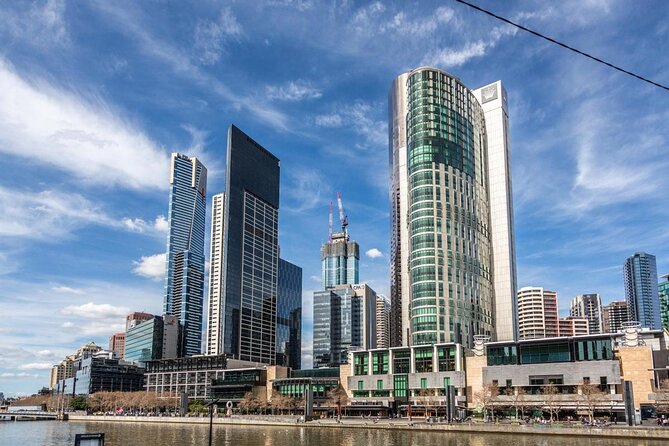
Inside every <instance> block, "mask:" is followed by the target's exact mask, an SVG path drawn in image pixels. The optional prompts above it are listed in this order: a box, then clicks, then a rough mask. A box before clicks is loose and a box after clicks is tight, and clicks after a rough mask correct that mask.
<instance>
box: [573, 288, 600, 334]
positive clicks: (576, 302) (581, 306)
mask: <svg viewBox="0 0 669 446" xmlns="http://www.w3.org/2000/svg"><path fill="white" fill-rule="evenodd" d="M569 315H570V316H574V317H583V318H586V319H587V320H588V330H589V331H590V333H589V334H598V333H602V330H603V328H604V320H603V314H602V300H601V299H600V298H599V294H579V295H578V296H576V297H574V298H573V299H572V300H571V305H570V306H569Z"/></svg>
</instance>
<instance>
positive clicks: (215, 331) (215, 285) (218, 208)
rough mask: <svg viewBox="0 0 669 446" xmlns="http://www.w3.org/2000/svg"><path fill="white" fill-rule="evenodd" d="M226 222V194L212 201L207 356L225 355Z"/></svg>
mask: <svg viewBox="0 0 669 446" xmlns="http://www.w3.org/2000/svg"><path fill="white" fill-rule="evenodd" d="M224 221H225V193H220V194H216V195H214V196H213V197H212V199H211V242H210V243H211V251H210V255H209V299H208V302H209V311H208V313H207V315H208V319H207V345H206V347H205V352H206V353H207V355H220V354H221V353H223V343H222V342H223V337H222V336H221V317H222V316H221V315H222V311H223V286H222V285H223V271H224V268H225V262H224V260H223V254H224V252H223V246H224V239H223V223H224Z"/></svg>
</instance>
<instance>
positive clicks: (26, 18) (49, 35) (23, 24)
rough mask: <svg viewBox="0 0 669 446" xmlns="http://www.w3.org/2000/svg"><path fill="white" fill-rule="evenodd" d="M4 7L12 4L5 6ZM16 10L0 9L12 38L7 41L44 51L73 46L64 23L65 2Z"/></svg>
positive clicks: (0, 17)
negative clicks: (22, 42)
mask: <svg viewBox="0 0 669 446" xmlns="http://www.w3.org/2000/svg"><path fill="white" fill-rule="evenodd" d="M5 6H10V4H9V3H6V4H5ZM24 6H27V5H24ZM17 9H18V11H16V10H12V8H9V7H8V8H3V7H2V6H0V20H1V21H2V23H3V25H4V26H3V27H4V29H5V31H6V32H7V33H8V34H9V36H8V38H9V37H11V38H12V39H16V40H21V41H24V42H26V43H28V44H31V45H34V46H37V47H43V48H49V47H53V46H61V45H67V44H69V43H70V35H69V32H68V30H67V24H66V20H65V10H66V2H65V0H46V1H38V2H34V3H32V5H30V8H27V9H25V8H17Z"/></svg>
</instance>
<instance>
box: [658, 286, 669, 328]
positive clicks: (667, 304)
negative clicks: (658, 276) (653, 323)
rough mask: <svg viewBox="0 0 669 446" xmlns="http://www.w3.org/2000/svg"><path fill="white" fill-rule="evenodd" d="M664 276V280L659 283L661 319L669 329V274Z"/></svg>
mask: <svg viewBox="0 0 669 446" xmlns="http://www.w3.org/2000/svg"><path fill="white" fill-rule="evenodd" d="M662 278H663V279H664V282H660V283H659V284H658V285H657V291H658V297H659V299H660V321H661V322H662V326H663V327H664V328H666V329H669V274H665V275H664V276H662Z"/></svg>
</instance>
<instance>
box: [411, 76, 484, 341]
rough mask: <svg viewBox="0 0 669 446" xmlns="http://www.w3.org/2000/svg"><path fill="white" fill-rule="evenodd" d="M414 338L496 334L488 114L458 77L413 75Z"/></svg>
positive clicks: (455, 338)
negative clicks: (488, 159) (489, 190)
mask: <svg viewBox="0 0 669 446" xmlns="http://www.w3.org/2000/svg"><path fill="white" fill-rule="evenodd" d="M406 88H407V111H408V112H407V115H406V135H407V175H408V185H407V187H408V203H407V206H408V210H407V211H408V217H407V226H408V235H409V243H408V253H407V254H408V257H409V258H408V262H409V272H410V273H409V278H410V289H409V299H408V300H409V302H408V312H409V315H408V317H409V321H408V325H409V327H408V328H409V332H410V339H409V342H410V343H411V344H412V345H418V344H433V343H437V342H449V341H460V342H463V343H465V344H471V339H472V337H473V335H476V334H485V335H491V334H492V331H493V309H494V296H493V285H492V280H493V276H492V255H491V252H492V247H491V233H490V208H489V193H488V177H487V175H488V174H487V170H488V169H487V145H486V134H485V118H484V112H483V109H482V108H481V105H480V104H479V102H478V101H477V100H476V98H475V97H474V95H473V94H472V93H471V92H470V91H469V89H467V87H465V86H464V85H463V84H462V83H461V82H460V81H459V80H458V79H457V78H455V77H453V76H451V75H449V74H448V73H445V72H443V71H441V70H438V69H435V68H418V69H416V70H413V71H411V72H409V73H408V77H407V84H406Z"/></svg>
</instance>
